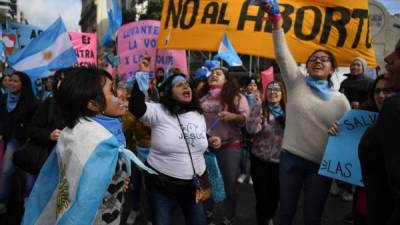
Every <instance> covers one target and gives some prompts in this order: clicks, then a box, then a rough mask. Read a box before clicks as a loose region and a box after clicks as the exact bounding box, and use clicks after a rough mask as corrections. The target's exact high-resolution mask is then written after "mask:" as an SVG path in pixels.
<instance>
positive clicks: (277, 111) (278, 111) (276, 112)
mask: <svg viewBox="0 0 400 225" xmlns="http://www.w3.org/2000/svg"><path fill="white" fill-rule="evenodd" d="M268 108H269V110H270V111H271V113H272V115H273V116H274V117H275V118H279V117H284V116H285V115H284V114H285V113H284V112H283V109H282V107H281V105H280V104H270V103H268Z"/></svg>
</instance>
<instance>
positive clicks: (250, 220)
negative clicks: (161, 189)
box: [123, 183, 352, 225]
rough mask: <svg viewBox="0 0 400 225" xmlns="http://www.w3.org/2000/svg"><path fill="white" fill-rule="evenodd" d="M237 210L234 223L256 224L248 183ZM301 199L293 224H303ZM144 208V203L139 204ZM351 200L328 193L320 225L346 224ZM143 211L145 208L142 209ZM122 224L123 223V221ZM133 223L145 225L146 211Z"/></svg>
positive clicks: (179, 223)
mask: <svg viewBox="0 0 400 225" xmlns="http://www.w3.org/2000/svg"><path fill="white" fill-rule="evenodd" d="M238 193H239V195H238V201H239V202H238V211H237V218H236V221H235V225H257V221H256V215H255V199H254V192H253V188H252V186H251V185H249V184H248V183H243V184H239V190H238ZM301 203H302V200H301V199H300V201H299V206H298V209H297V213H296V216H295V218H294V222H293V225H303V216H302V204H301ZM141 207H142V208H146V206H145V205H144V204H142V206H141ZM351 208H352V202H345V201H343V200H342V199H341V198H339V197H337V196H332V195H330V196H329V198H328V202H327V205H326V207H325V210H324V214H323V217H322V225H348V223H344V222H343V218H344V217H345V216H346V214H348V213H350V212H351ZM142 211H145V210H142ZM222 212H223V209H222V205H217V207H216V220H217V221H218V222H219V221H222ZM173 224H174V225H184V224H185V223H184V220H183V217H182V213H181V212H180V210H179V209H178V210H176V212H175V221H174V223H173ZM123 225H124V223H123ZM135 225H147V213H146V212H142V213H141V214H139V215H138V218H137V221H136V223H135Z"/></svg>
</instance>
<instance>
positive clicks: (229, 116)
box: [218, 111, 237, 121]
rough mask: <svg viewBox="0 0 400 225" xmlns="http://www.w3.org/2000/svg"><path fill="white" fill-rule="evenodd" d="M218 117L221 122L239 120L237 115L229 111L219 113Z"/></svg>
mask: <svg viewBox="0 0 400 225" xmlns="http://www.w3.org/2000/svg"><path fill="white" fill-rule="evenodd" d="M218 116H219V118H220V119H221V120H225V121H231V120H235V119H236V118H237V115H236V114H235V113H231V112H228V111H222V112H219V113H218Z"/></svg>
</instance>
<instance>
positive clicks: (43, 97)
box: [41, 91, 53, 101]
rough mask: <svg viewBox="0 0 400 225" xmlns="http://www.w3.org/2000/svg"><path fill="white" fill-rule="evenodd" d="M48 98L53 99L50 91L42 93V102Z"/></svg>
mask: <svg viewBox="0 0 400 225" xmlns="http://www.w3.org/2000/svg"><path fill="white" fill-rule="evenodd" d="M48 97H53V92H52V91H44V94H43V96H42V99H41V100H42V101H44V100H46V98H48Z"/></svg>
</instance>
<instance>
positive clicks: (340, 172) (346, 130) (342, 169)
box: [318, 109, 378, 186]
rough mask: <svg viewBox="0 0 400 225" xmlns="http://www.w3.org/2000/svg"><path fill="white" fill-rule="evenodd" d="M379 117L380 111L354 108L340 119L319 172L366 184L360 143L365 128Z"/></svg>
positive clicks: (348, 181)
mask: <svg viewBox="0 0 400 225" xmlns="http://www.w3.org/2000/svg"><path fill="white" fill-rule="evenodd" d="M377 118H378V113H375V112H369V111H364V110H357V109H353V110H351V111H349V112H347V113H346V114H345V115H344V116H343V117H342V118H341V119H340V121H339V133H338V135H337V136H331V137H329V139H328V145H327V147H326V150H325V154H324V157H323V159H322V161H321V166H320V168H319V172H318V173H319V174H320V175H323V176H328V177H332V178H335V179H338V180H342V181H345V182H347V183H351V184H355V185H358V186H364V184H363V181H362V177H361V168H360V160H359V158H358V144H359V142H360V139H361V137H362V135H363V134H364V132H365V130H366V129H367V128H368V127H370V126H371V125H372V124H373V123H374V122H375V121H376V120H377Z"/></svg>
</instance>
